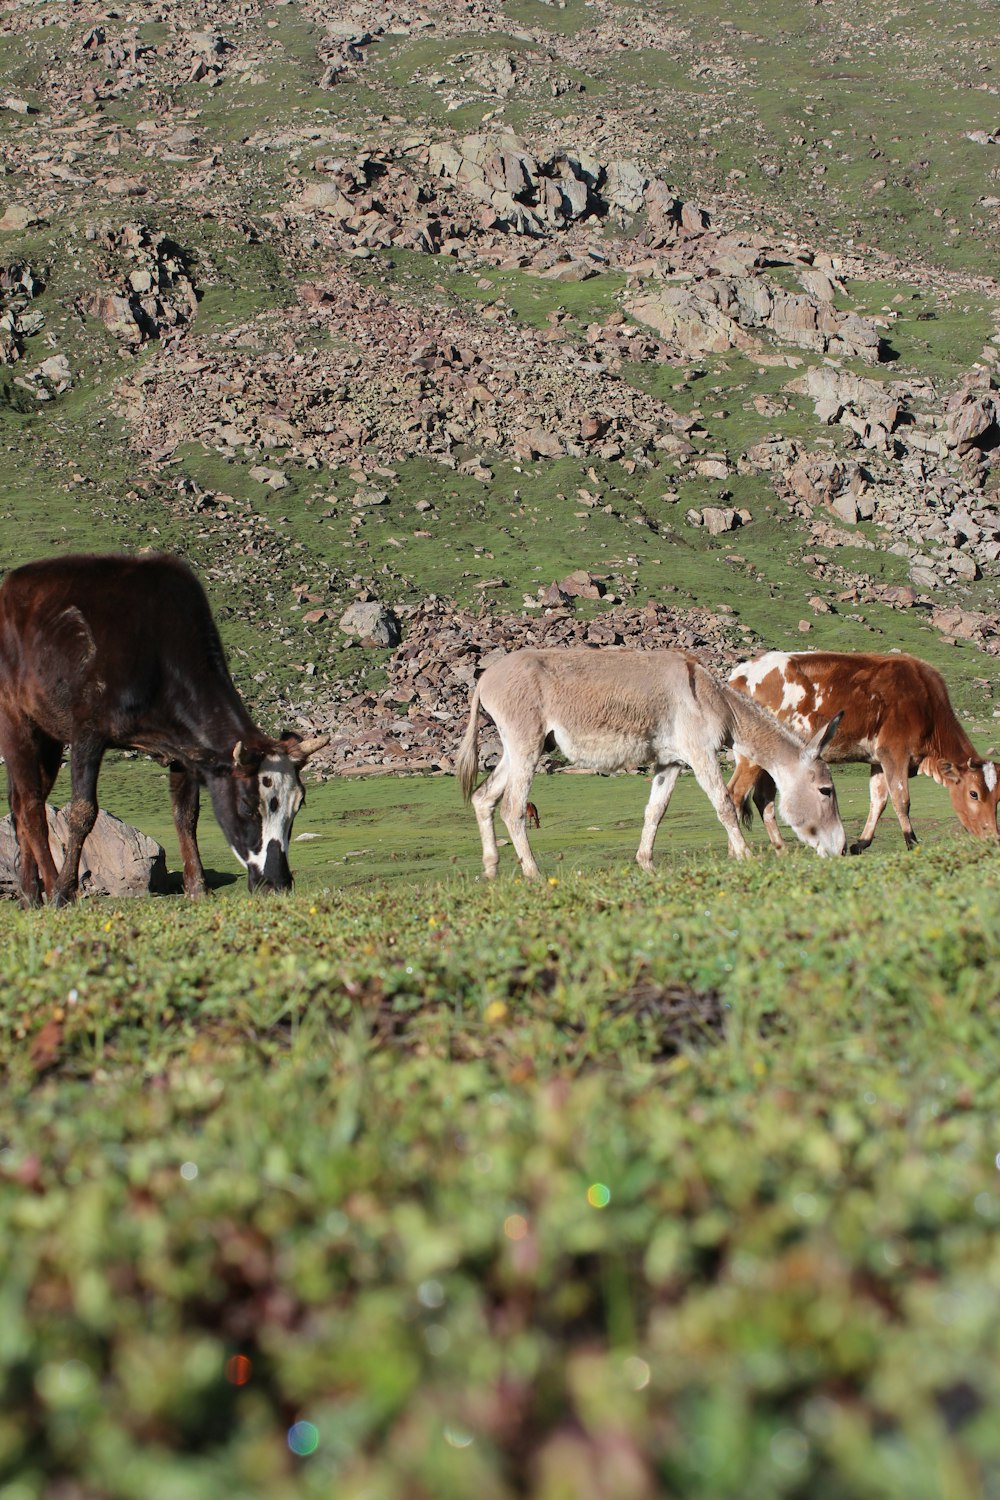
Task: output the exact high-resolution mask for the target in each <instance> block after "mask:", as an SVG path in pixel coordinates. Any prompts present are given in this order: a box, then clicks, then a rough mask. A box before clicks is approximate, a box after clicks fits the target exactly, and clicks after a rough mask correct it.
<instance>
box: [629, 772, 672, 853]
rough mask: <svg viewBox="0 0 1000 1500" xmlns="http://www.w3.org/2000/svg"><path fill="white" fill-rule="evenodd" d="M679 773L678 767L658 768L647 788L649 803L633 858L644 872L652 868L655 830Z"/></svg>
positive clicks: (665, 808)
mask: <svg viewBox="0 0 1000 1500" xmlns="http://www.w3.org/2000/svg"><path fill="white" fill-rule="evenodd" d="M680 773H681V768H680V766H658V767H657V768H656V771H655V772H654V774H653V783H652V786H651V787H650V788H649V801H648V802H647V803H646V812H645V815H644V817H643V820H642V837H641V839H640V840H639V848H638V850H637V851H636V856H635V857H636V862H637V863H638V864H640V865H642V868H643V869H644V870H651V869H652V868H653V840H654V839H655V838H656V830H657V829H658V828H659V826H660V821H661V819H662V817H663V814H664V813H665V812H666V810H667V807H668V805H669V802H670V798H671V796H672V795H673V790H674V787H675V786H676V785H677V778H678V776H679V775H680Z"/></svg>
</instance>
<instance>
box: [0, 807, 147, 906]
mask: <svg viewBox="0 0 1000 1500" xmlns="http://www.w3.org/2000/svg"><path fill="white" fill-rule="evenodd" d="M45 812H46V817H47V818H48V824H49V846H50V848H51V850H52V856H53V858H54V860H55V862H56V865H57V866H58V865H60V864H61V863H62V860H63V857H64V856H65V853H66V845H67V841H68V833H69V824H68V818H67V814H66V811H65V809H64V810H62V811H57V810H56V809H55V808H53V807H47V808H46V810H45ZM20 867H21V865H20V852H19V850H18V847H17V840H16V839H15V837H14V826H13V822H12V820H11V818H10V816H9V815H8V816H7V817H5V818H3V819H0V894H2V895H5V896H17V895H19V893H20V886H19V884H18V876H19V871H20ZM167 889H168V879H167V862H166V856H165V854H164V852H163V850H162V848H161V847H160V845H159V844H158V843H156V841H155V839H151V838H149V837H147V835H146V834H144V833H140V831H139V830H138V829H137V828H132V827H130V825H129V824H128V823H123V822H122V821H121V819H120V818H116V817H113V816H112V814H111V813H108V812H105V811H104V810H103V809H101V810H100V811H99V812H98V815H97V822H96V823H95V824H94V827H93V829H92V830H91V833H90V836H89V837H88V839H87V842H86V843H85V844H84V846H83V855H82V857H81V860H80V894H81V896H144V895H148V894H151V893H152V894H156V893H161V892H164V891H166V890H167Z"/></svg>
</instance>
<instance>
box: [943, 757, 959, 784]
mask: <svg viewBox="0 0 1000 1500" xmlns="http://www.w3.org/2000/svg"><path fill="white" fill-rule="evenodd" d="M938 770H939V771H940V772H941V780H942V782H947V783H948V785H949V786H954V785H955V783H956V781H961V779H962V778H961V774H960V773H959V772H958V771H957V770H956V769H955V767H954V766H953V765H952V763H951V761H950V760H939V761H938Z"/></svg>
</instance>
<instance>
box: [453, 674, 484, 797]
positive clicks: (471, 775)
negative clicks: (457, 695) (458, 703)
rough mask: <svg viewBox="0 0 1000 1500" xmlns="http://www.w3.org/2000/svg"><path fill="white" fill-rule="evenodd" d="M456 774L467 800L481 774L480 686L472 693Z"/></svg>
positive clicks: (459, 749) (457, 756) (456, 763)
mask: <svg viewBox="0 0 1000 1500" xmlns="http://www.w3.org/2000/svg"><path fill="white" fill-rule="evenodd" d="M455 775H456V776H457V777H458V784H459V786H460V787H461V789H462V796H463V797H464V798H465V800H466V802H468V801H469V799H470V798H471V796H472V793H473V792H474V791H475V789H476V777H477V776H478V775H479V688H478V686H477V688H476V691H475V692H474V693H473V695H472V702H471V703H470V705H469V722H468V724H467V725H466V729H465V734H464V735H463V736H462V743H461V744H460V745H459V747H458V754H457V755H456V756H455Z"/></svg>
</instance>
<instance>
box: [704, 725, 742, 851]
mask: <svg viewBox="0 0 1000 1500" xmlns="http://www.w3.org/2000/svg"><path fill="white" fill-rule="evenodd" d="M691 769H692V771H693V772H694V774H695V776H696V778H697V781H698V785H699V786H700V787H701V789H702V791H703V792H704V793H705V796H706V797H707V798H708V800H709V802H711V804H712V806H713V807H714V808H715V814H716V817H717V818H718V820H719V822H720V823H721V824H722V826H723V828H724V829H725V830H726V834H727V836H728V838H729V852H730V854H731V855H732V856H733V858H734V859H749V858H750V857H751V855H750V846H749V845H748V844H747V841H746V839H745V838H744V837H743V834H742V831H741V829H740V820H739V818H738V817H737V815H736V808H735V807H734V806H733V799H732V797H731V796H730V795H729V791H728V789H727V787H726V783H725V781H724V780H723V776H722V772H721V771H720V770H719V763H718V761H717V760H716V758H715V756H714V754H713V753H712V751H711V750H707V749H702V748H701V747H699V748H698V749H696V750H694V751H692V752H691Z"/></svg>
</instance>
